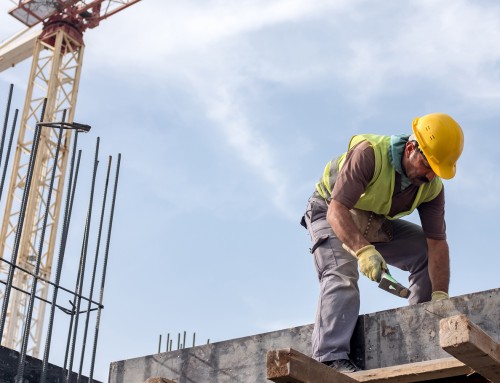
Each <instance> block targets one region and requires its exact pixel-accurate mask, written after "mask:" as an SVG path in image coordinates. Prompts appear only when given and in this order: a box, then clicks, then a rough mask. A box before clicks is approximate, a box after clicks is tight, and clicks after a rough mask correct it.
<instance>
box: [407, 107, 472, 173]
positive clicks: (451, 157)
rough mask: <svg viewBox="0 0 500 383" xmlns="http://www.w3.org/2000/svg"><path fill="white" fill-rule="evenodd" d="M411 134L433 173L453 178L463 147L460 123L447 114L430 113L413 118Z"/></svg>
mask: <svg viewBox="0 0 500 383" xmlns="http://www.w3.org/2000/svg"><path fill="white" fill-rule="evenodd" d="M413 134H414V135H415V138H416V139H417V142H418V146H419V147H420V149H421V150H422V152H423V153H424V155H425V157H426V158H427V161H428V162H429V165H430V166H431V168H432V170H433V171H434V173H436V174H437V175H438V176H439V177H441V178H444V179H446V180H449V179H450V178H453V177H454V176H455V172H456V166H457V160H458V158H459V157H460V154H462V150H463V148H464V134H463V132H462V128H461V127H460V125H458V123H457V122H456V121H455V120H454V119H453V118H451V117H450V116H448V115H447V114H444V113H431V114H426V115H425V116H422V117H420V118H418V117H417V118H415V119H414V120H413Z"/></svg>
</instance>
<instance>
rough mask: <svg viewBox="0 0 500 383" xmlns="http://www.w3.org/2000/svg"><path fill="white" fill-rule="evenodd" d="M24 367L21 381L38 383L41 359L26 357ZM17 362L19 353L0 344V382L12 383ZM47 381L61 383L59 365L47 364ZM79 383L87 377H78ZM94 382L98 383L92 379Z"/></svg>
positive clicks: (75, 374)
mask: <svg viewBox="0 0 500 383" xmlns="http://www.w3.org/2000/svg"><path fill="white" fill-rule="evenodd" d="M25 363H26V364H25V368H24V382H23V383H38V382H39V381H40V377H41V375H42V365H43V363H42V361H41V360H39V359H36V358H33V357H31V356H27V357H26V362H25ZM18 364H19V353H18V352H17V351H14V350H11V349H10V348H7V347H3V346H0V383H12V382H14V381H15V378H16V375H17V366H18ZM76 379H77V373H76V372H73V374H72V381H75V382H76ZM47 382H50V383H63V382H64V371H63V369H62V368H61V367H58V366H56V365H53V364H50V363H49V364H48V367H47ZM80 382H81V383H87V382H88V378H87V377H85V376H81V377H80ZM94 383H100V382H98V381H97V380H94Z"/></svg>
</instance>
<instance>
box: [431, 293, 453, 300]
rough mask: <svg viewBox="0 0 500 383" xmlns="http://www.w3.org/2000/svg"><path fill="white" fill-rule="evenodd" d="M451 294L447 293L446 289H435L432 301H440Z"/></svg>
mask: <svg viewBox="0 0 500 383" xmlns="http://www.w3.org/2000/svg"><path fill="white" fill-rule="evenodd" d="M449 298H450V296H449V295H448V293H445V292H444V291H434V292H433V293H432V302H435V301H440V300H442V299H449Z"/></svg>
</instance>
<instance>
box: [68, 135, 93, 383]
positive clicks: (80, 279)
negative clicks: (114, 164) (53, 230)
mask: <svg viewBox="0 0 500 383" xmlns="http://www.w3.org/2000/svg"><path fill="white" fill-rule="evenodd" d="M99 141H100V139H99V137H97V142H96V149H95V157H94V169H93V172H92V186H91V188H90V197H89V206H88V210H87V219H86V222H85V230H84V235H83V243H82V252H81V256H80V267H79V271H78V278H77V286H76V288H75V292H77V293H78V294H81V293H82V290H83V280H84V277H85V267H86V263H87V250H88V243H89V233H90V223H91V221H92V208H93V204H94V191H95V181H96V175H97V167H98V165H99V159H98V157H99ZM80 305H81V299H80V298H76V310H75V317H74V328H73V338H72V341H71V351H70V354H69V365H68V372H67V378H66V381H68V382H69V381H70V379H71V374H72V372H73V371H72V370H73V359H74V357H75V347H76V338H77V334H78V322H79V311H80Z"/></svg>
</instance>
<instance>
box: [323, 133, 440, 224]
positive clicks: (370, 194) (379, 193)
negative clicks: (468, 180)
mask: <svg viewBox="0 0 500 383" xmlns="http://www.w3.org/2000/svg"><path fill="white" fill-rule="evenodd" d="M362 141H369V142H370V145H371V146H372V147H373V151H374V152H375V172H374V174H373V178H372V179H371V181H370V182H369V183H368V185H367V186H366V189H365V191H364V193H363V194H361V197H360V198H359V200H358V202H357V203H356V205H354V207H355V208H357V209H361V210H367V211H372V212H374V213H376V214H381V215H384V216H386V218H388V219H397V218H400V217H403V216H405V215H408V214H411V213H412V212H413V211H414V210H415V209H416V208H417V207H418V206H419V205H420V204H422V203H424V202H428V201H431V200H433V199H434V198H436V197H437V195H438V194H439V193H440V191H441V189H442V188H443V183H442V181H441V179H440V178H439V177H437V176H436V177H435V178H434V179H433V180H432V181H431V182H429V183H424V184H422V185H421V186H420V187H419V188H418V192H417V195H416V196H415V199H414V201H413V204H412V206H411V208H410V210H408V211H404V212H401V213H397V214H396V215H394V216H389V211H390V209H391V206H392V195H393V194H394V184H395V179H396V170H395V169H394V166H392V164H391V160H390V157H389V150H390V146H391V137H390V136H379V135H375V134H360V135H357V136H353V137H352V138H351V141H350V142H349V150H350V149H352V148H353V147H354V146H356V145H357V144H359V143H360V142H362ZM346 154H347V152H346V153H344V154H342V156H340V157H339V158H337V159H334V160H332V161H330V162H328V164H326V166H325V170H324V172H323V177H322V178H321V180H320V181H319V182H318V183H316V191H317V192H318V193H319V194H320V195H321V196H322V197H323V198H324V199H325V200H327V201H329V200H330V195H331V193H332V189H333V185H335V180H336V179H337V174H338V172H339V170H340V169H341V168H342V166H343V164H344V161H345V157H346Z"/></svg>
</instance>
